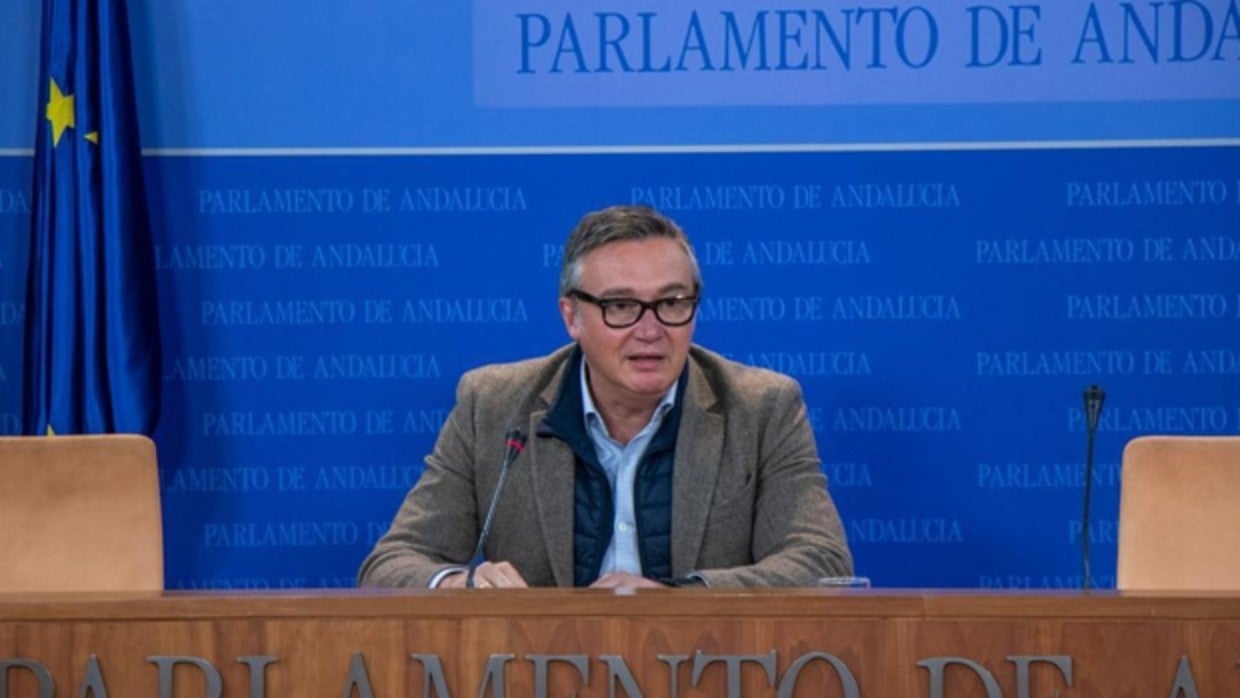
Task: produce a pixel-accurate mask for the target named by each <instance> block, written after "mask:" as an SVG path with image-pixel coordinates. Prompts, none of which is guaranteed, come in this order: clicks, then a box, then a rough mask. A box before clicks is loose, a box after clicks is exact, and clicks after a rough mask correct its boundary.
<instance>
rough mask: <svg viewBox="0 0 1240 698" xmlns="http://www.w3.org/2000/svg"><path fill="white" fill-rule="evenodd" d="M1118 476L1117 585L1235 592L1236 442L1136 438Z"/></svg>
mask: <svg viewBox="0 0 1240 698" xmlns="http://www.w3.org/2000/svg"><path fill="white" fill-rule="evenodd" d="M1122 474H1123V478H1122V484H1121V486H1120V502H1119V559H1118V564H1117V566H1116V567H1117V569H1116V587H1117V588H1119V589H1122V590H1168V591H1194V590H1196V591H1205V590H1211V591H1213V590H1240V437H1220V436H1143V437H1139V438H1136V439H1133V440H1132V441H1130V442H1129V443H1128V445H1127V446H1126V447H1125V448H1124V459H1123V470H1122Z"/></svg>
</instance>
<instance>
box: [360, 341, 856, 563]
mask: <svg viewBox="0 0 1240 698" xmlns="http://www.w3.org/2000/svg"><path fill="white" fill-rule="evenodd" d="M572 350H573V345H569V346H567V347H564V348H561V349H560V350H558V351H556V352H555V353H553V354H551V355H550V356H546V357H542V358H538V359H530V360H527V361H521V362H518V363H512V364H497V365H493V366H485V367H482V368H479V369H476V370H473V371H470V372H468V373H466V374H465V375H464V376H463V377H462V378H461V381H460V384H459V385H458V387H457V395H456V398H457V404H456V407H455V408H454V409H453V410H452V413H451V414H450V415H449V416H448V419H447V422H446V423H445V424H444V427H443V429H442V431H441V432H440V434H439V439H438V441H437V442H436V444H435V449H434V452H433V453H431V455H430V456H428V457H427V458H426V471H425V473H424V474H423V475H422V478H421V479H420V480H419V481H418V483H417V485H416V486H414V488H413V489H412V490H411V491H410V492H409V494H408V496H407V497H406V498H405V501H404V503H403V504H402V505H401V507H400V510H399V511H398V512H397V514H396V517H395V520H394V521H393V522H392V525H391V528H390V529H389V530H388V532H387V533H386V534H385V535H384V536H383V537H382V538H381V539H380V540H379V541H378V543H376V545H375V548H374V550H373V551H372V552H371V553H370V555H369V556H368V557H367V558H366V560H365V561H364V562H363V563H362V567H361V570H360V571H359V573H358V583H359V584H360V585H362V586H389V587H425V586H427V585H428V584H429V583H430V580H431V579H432V578H433V577H434V575H435V574H436V573H437V572H439V571H440V570H442V569H444V568H445V567H448V566H455V565H462V564H465V563H467V562H468V558H469V556H470V555H471V554H472V553H473V549H474V546H475V544H476V542H477V537H478V533H479V530H480V529H481V526H482V519H483V517H485V515H486V509H487V506H488V504H489V500H490V497H491V493H492V491H493V490H494V489H495V485H496V483H497V481H498V476H499V464H500V460H501V458H502V456H503V451H504V434H505V432H506V431H507V430H508V429H509V428H511V427H513V426H516V427H520V428H521V429H524V430H525V431H526V433H527V434H529V435H530V441H529V444H528V445H527V446H526V449H525V453H524V454H522V455H521V456H520V458H519V459H518V460H517V462H516V464H515V465H514V466H513V469H512V472H511V474H510V476H509V481H508V486H507V489H506V490H505V491H504V494H503V499H502V500H501V501H500V504H499V507H498V509H497V511H496V515H495V522H494V524H493V527H492V530H491V537H490V539H489V541H488V542H487V546H486V558H487V559H488V560H507V561H508V562H510V563H512V564H513V565H514V566H515V567H516V568H517V570H518V571H519V572H520V573H521V575H522V576H524V577H525V579H526V581H527V582H529V583H530V585H531V586H552V585H558V586H572V584H573V470H574V467H575V466H574V457H573V453H572V451H571V450H570V449H569V448H568V446H567V445H565V444H564V443H563V442H562V441H560V440H559V439H556V438H552V437H538V436H536V435H537V433H538V427H539V424H540V423H541V421H542V419H543V416H544V415H545V414H546V412H547V410H548V408H549V407H550V405H551V401H553V400H554V399H555V396H556V395H557V392H558V390H559V387H560V382H561V381H562V380H576V379H577V377H576V376H565V375H563V374H564V366H565V363H566V362H567V359H568V357H569V356H570V353H571V351H572ZM688 365H689V377H688V384H687V386H686V391H685V395H684V396H683V397H682V398H681V399H683V400H684V408H683V414H682V417H681V422H680V431H679V434H678V436H677V443H676V454H675V458H676V461H675V472H674V475H673V479H674V482H673V500H672V572H673V575H675V576H683V575H685V574H688V573H689V572H697V573H698V574H700V575H701V576H702V577H704V578H705V579H706V580H707V582H708V583H709V584H710V585H711V586H718V587H724V586H809V585H813V584H814V582H815V580H816V579H818V578H819V577H823V576H843V575H849V574H852V557H851V555H850V553H849V551H848V544H847V542H846V540H845V537H844V530H843V527H842V526H841V524H840V518H839V515H838V513H837V512H836V510H835V506H834V504H833V503H832V502H831V498H830V496H829V495H828V494H827V489H826V481H825V478H824V477H823V475H822V473H821V471H820V468H819V460H818V452H817V448H816V446H815V444H814V436H813V433H812V431H811V430H810V425H809V422H808V420H807V418H806V409H805V403H804V400H803V399H802V397H801V390H800V387H799V386H798V385H797V383H796V382H795V381H794V380H792V379H791V378H789V377H787V376H784V375H781V374H778V373H774V372H772V371H767V370H764V369H759V368H754V367H750V366H745V365H742V364H738V363H736V362H733V361H730V360H728V359H725V358H723V357H722V356H719V355H718V354H714V353H712V352H709V351H707V350H705V349H703V348H701V347H698V346H694V347H692V348H691V350H690V353H689V361H688Z"/></svg>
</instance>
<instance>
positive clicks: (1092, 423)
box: [1081, 385, 1107, 591]
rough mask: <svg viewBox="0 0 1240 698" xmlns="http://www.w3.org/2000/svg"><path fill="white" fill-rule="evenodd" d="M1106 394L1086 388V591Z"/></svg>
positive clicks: (1083, 510) (1083, 513)
mask: <svg viewBox="0 0 1240 698" xmlns="http://www.w3.org/2000/svg"><path fill="white" fill-rule="evenodd" d="M1106 396H1107V395H1106V393H1105V392H1103V390H1102V388H1099V387H1098V386H1096V385H1091V386H1089V387H1088V388H1086V389H1085V499H1084V502H1083V503H1082V505H1081V569H1082V571H1083V573H1084V579H1083V580H1082V582H1081V585H1082V588H1083V589H1084V590H1085V591H1089V589H1090V587H1091V586H1092V580H1091V578H1090V572H1089V500H1090V495H1091V493H1092V490H1093V484H1094V437H1095V436H1096V435H1097V433H1098V417H1099V416H1100V415H1101V414H1102V401H1103V400H1105V399H1106Z"/></svg>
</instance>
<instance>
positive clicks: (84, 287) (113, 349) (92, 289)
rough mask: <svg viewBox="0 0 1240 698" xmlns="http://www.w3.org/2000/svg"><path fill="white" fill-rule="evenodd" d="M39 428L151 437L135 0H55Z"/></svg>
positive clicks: (33, 274) (35, 279)
mask: <svg viewBox="0 0 1240 698" xmlns="http://www.w3.org/2000/svg"><path fill="white" fill-rule="evenodd" d="M40 78H41V79H40V98H39V109H38V128H37V140H36V144H35V163H34V195H33V201H34V220H33V228H32V232H31V235H32V237H31V245H30V268H29V279H28V282H27V287H26V371H25V380H26V383H25V386H26V390H25V397H24V399H25V402H24V405H23V428H24V430H25V432H26V433H27V434H50V433H57V434H69V433H105V432H131V433H145V434H150V433H151V432H152V431H153V430H154V428H155V423H156V421H157V420H158V417H159V325H158V322H159V318H158V315H157V304H156V298H155V266H154V252H153V249H152V246H151V231H150V223H149V220H148V217H147V210H146V204H145V193H144V187H143V180H142V160H141V150H140V143H139V140H138V115H137V110H136V107H135V104H134V95H133V78H132V75H131V65H130V55H129V27H128V24H127V23H126V17H125V2H124V0H44V5H43V50H42V57H41V62H40Z"/></svg>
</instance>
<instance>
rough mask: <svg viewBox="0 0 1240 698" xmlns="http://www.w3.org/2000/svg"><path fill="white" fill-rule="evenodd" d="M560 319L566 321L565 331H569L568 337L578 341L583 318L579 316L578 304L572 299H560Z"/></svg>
mask: <svg viewBox="0 0 1240 698" xmlns="http://www.w3.org/2000/svg"><path fill="white" fill-rule="evenodd" d="M560 318H561V319H563V320H564V329H565V330H567V331H568V336H569V337H572V338H573V339H574V340H576V339H577V335H579V334H580V333H581V329H580V328H579V327H577V323H578V322H580V320H581V318H580V317H579V316H578V315H577V304H576V303H574V302H573V301H572V299H571V298H560Z"/></svg>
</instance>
